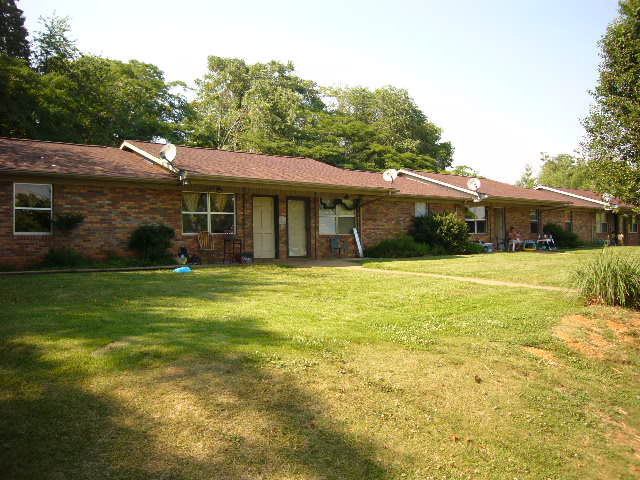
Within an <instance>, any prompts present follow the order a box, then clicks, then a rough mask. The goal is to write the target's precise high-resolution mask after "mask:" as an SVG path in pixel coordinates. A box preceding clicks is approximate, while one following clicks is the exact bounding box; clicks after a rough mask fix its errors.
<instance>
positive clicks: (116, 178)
mask: <svg viewBox="0 0 640 480" xmlns="http://www.w3.org/2000/svg"><path fill="white" fill-rule="evenodd" d="M0 172H2V173H6V174H7V175H16V176H34V177H52V178H69V179H74V180H91V181H103V182H123V181H126V182H146V183H170V184H175V178H173V177H170V178H154V177H128V176H126V175H84V174H82V173H59V172H40V171H35V170H21V169H11V170H7V169H0Z"/></svg>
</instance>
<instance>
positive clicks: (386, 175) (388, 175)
mask: <svg viewBox="0 0 640 480" xmlns="http://www.w3.org/2000/svg"><path fill="white" fill-rule="evenodd" d="M382 178H383V179H384V181H385V182H393V181H394V180H395V179H396V178H398V171H397V170H396V169H394V168H390V169H388V170H385V171H384V172H383V173H382Z"/></svg>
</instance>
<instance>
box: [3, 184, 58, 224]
mask: <svg viewBox="0 0 640 480" xmlns="http://www.w3.org/2000/svg"><path fill="white" fill-rule="evenodd" d="M52 200H53V187H52V186H51V184H46V183H44V184H43V183H14V184H13V231H14V232H15V233H17V234H35V235H38V234H48V233H51V214H52V205H53V201H52Z"/></svg>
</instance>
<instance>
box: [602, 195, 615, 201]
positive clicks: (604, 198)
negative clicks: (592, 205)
mask: <svg viewBox="0 0 640 480" xmlns="http://www.w3.org/2000/svg"><path fill="white" fill-rule="evenodd" d="M602 199H603V200H604V201H605V202H607V203H609V202H611V200H613V195H611V194H610V193H603V194H602Z"/></svg>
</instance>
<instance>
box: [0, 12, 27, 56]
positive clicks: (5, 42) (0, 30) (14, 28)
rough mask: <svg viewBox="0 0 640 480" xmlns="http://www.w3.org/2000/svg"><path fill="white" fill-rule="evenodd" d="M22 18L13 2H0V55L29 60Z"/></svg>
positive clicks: (25, 30) (25, 31)
mask: <svg viewBox="0 0 640 480" xmlns="http://www.w3.org/2000/svg"><path fill="white" fill-rule="evenodd" d="M27 35H28V33H27V29H26V28H25V26H24V16H23V13H22V10H20V9H19V8H18V7H17V5H16V2H15V0H0V55H6V56H8V57H13V58H22V59H24V60H29V55H30V54H31V51H30V49H29V41H28V40H27Z"/></svg>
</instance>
